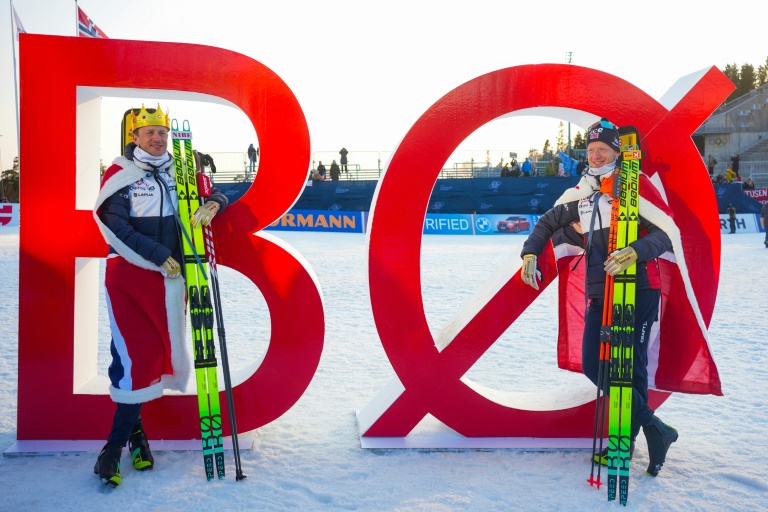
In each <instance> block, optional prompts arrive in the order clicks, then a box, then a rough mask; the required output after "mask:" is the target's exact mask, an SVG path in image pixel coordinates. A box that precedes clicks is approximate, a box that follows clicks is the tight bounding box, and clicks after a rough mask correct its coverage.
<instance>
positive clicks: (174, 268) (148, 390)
mask: <svg viewBox="0 0 768 512" xmlns="http://www.w3.org/2000/svg"><path fill="white" fill-rule="evenodd" d="M169 128H170V123H169V120H168V117H167V116H166V115H165V114H164V113H163V111H162V110H161V109H160V105H158V107H157V109H145V108H144V105H142V108H141V110H140V111H139V114H138V115H136V114H134V115H133V118H132V132H133V142H132V143H130V144H128V145H127V146H126V150H125V155H124V156H121V157H118V158H117V159H115V160H114V162H113V164H112V165H111V166H110V167H109V169H107V171H106V172H105V173H104V177H103V178H102V183H101V190H100V192H99V197H98V199H97V201H96V206H95V208H94V219H95V220H96V224H97V225H98V226H99V229H100V231H101V233H102V235H103V236H104V239H105V240H106V242H107V244H108V245H109V254H108V256H107V262H106V270H105V278H104V284H105V288H106V299H107V311H108V314H109V323H110V330H111V332H112V341H111V344H110V352H111V355H112V362H111V364H110V366H109V371H108V373H109V378H110V383H111V386H110V395H111V397H112V400H113V401H114V402H116V404H117V406H116V410H115V415H114V418H113V421H112V429H111V431H110V433H109V437H108V438H107V443H106V444H105V445H104V448H103V449H102V450H101V452H100V453H99V456H98V459H97V461H96V464H95V466H94V473H96V474H97V475H99V477H100V478H101V479H102V481H103V482H104V483H106V484H108V485H111V486H113V487H114V486H116V485H118V484H120V457H121V454H122V449H123V447H124V446H125V444H126V443H128V447H129V450H130V454H131V461H132V464H133V467H134V468H135V469H137V470H139V471H144V470H149V469H152V468H153V467H154V458H153V457H152V452H151V450H150V448H149V442H148V441H147V436H146V433H145V432H144V426H143V424H142V420H141V416H140V413H141V408H142V404H143V403H144V402H147V401H149V400H154V399H155V398H159V397H161V396H162V395H163V391H164V390H165V389H173V390H179V391H181V390H184V389H185V387H186V382H187V379H188V377H189V373H190V369H189V362H188V361H189V359H188V357H187V354H186V350H187V343H186V342H185V332H186V322H185V321H184V307H185V298H184V294H185V285H184V279H179V277H181V276H182V267H181V265H180V263H179V262H181V261H184V260H183V258H182V251H181V243H180V240H181V238H180V237H181V232H180V227H179V225H180V220H179V219H178V198H177V195H176V177H175V172H174V162H173V157H172V156H171V154H170V153H168V136H169ZM227 203H228V201H227V198H226V196H224V195H223V194H222V193H221V192H219V191H218V190H216V189H214V190H213V194H212V195H211V196H210V197H209V198H208V200H207V201H206V202H205V204H203V205H202V206H200V207H199V208H198V209H197V210H196V211H195V213H194V214H193V215H192V218H191V219H190V221H191V223H192V225H194V226H197V225H200V224H202V225H208V224H209V223H210V222H211V220H212V219H213V217H214V216H215V215H216V214H217V213H218V212H219V211H221V210H223V209H224V208H225V207H226V206H227Z"/></svg>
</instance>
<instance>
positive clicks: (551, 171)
mask: <svg viewBox="0 0 768 512" xmlns="http://www.w3.org/2000/svg"><path fill="white" fill-rule="evenodd" d="M555 175H557V171H556V170H555V164H554V163H553V162H552V160H550V161H549V162H547V166H546V167H544V176H555Z"/></svg>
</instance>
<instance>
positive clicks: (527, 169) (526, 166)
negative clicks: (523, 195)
mask: <svg viewBox="0 0 768 512" xmlns="http://www.w3.org/2000/svg"><path fill="white" fill-rule="evenodd" d="M522 171H523V176H524V177H528V176H530V175H531V171H532V166H531V162H530V160H528V159H527V158H526V159H525V162H523V169H522Z"/></svg>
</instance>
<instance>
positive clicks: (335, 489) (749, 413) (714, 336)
mask: <svg viewBox="0 0 768 512" xmlns="http://www.w3.org/2000/svg"><path fill="white" fill-rule="evenodd" d="M271 233H272V234H273V235H275V236H277V237H279V238H282V239H283V240H284V241H285V242H286V243H287V244H290V246H292V247H293V248H294V249H295V250H296V251H298V252H299V253H301V255H303V257H304V258H306V262H307V264H308V265H309V266H310V267H311V268H312V270H313V271H314V272H315V273H316V275H317V282H318V284H319V287H320V289H321V291H322V294H323V304H324V313H325V339H324V346H323V353H322V356H321V358H320V364H319V366H318V369H317V371H316V373H315V375H314V377H313V379H312V382H311V383H310V384H309V387H308V388H307V390H306V391H305V392H304V394H303V395H302V397H301V398H300V399H299V400H298V402H297V403H296V404H295V405H294V406H293V407H292V408H291V409H290V410H289V411H287V412H286V413H285V414H284V415H282V416H281V417H279V418H277V419H276V420H275V421H273V422H271V423H269V424H267V425H264V426H263V427H261V428H259V429H257V430H255V431H250V432H241V434H240V446H241V460H242V467H243V472H244V474H245V475H246V476H247V478H246V479H245V480H243V481H240V482H236V481H235V479H234V478H232V473H233V468H234V462H233V454H232V452H231V451H227V452H226V453H225V461H226V464H227V471H228V474H229V476H228V477H226V478H225V479H223V480H215V481H211V482H207V481H206V479H205V474H204V470H203V464H202V457H201V454H200V452H199V451H160V450H157V449H156V450H155V469H154V470H153V471H150V472H145V473H139V472H137V471H134V470H133V468H131V467H130V462H129V460H130V459H129V456H128V455H127V453H126V451H125V450H124V451H123V458H122V467H123V470H122V484H121V485H120V487H119V488H117V489H116V490H114V491H113V492H111V493H109V495H107V493H105V492H104V491H105V488H104V486H103V485H102V484H101V483H100V482H99V479H98V478H97V477H96V476H95V475H94V474H93V463H94V461H95V459H96V456H97V450H98V447H100V446H101V444H102V443H103V441H101V442H99V441H96V442H95V443H94V444H96V445H97V447H96V448H94V449H93V450H91V451H87V452H84V453H81V454H78V455H73V454H69V455H64V454H56V455H48V456H37V457H8V456H0V486H1V487H2V489H3V494H2V505H3V508H4V510H13V511H42V512H48V511H54V510H55V511H57V512H70V511H71V512H75V511H76V512H80V511H83V510H115V511H120V512H132V511H137V512H148V511H155V510H158V511H160V510H162V511H163V512H167V511H180V512H181V511H183V512H194V511H198V510H208V511H210V510H221V511H248V512H253V511H284V510H300V511H303V512H312V511H335V510H359V511H366V512H368V511H373V512H378V511H381V512H393V511H399V512H453V511H471V512H475V511H477V512H493V511H503V512H509V511H516V510H520V511H532V510H536V511H555V510H559V511H564V510H567V511H575V512H579V511H585V512H594V511H609V510H612V511H615V510H627V511H643V512H648V511H663V512H699V511H702V512H721V511H726V510H727V511H733V512H740V511H750V512H752V511H756V510H765V507H766V503H768V480H767V479H766V475H765V469H766V465H765V461H766V456H767V455H768V442H766V439H765V425H766V423H768V407H767V406H766V403H768V386H767V385H766V384H767V382H766V375H765V368H767V367H768V344H767V343H766V340H765V317H764V314H760V313H758V310H759V308H761V307H762V306H761V305H762V304H763V303H764V297H765V275H764V273H763V274H760V273H758V274H757V275H756V274H755V273H754V272H744V269H745V268H753V267H755V262H756V261H760V260H765V258H766V257H768V249H765V247H764V246H763V240H764V234H763V233H752V234H735V235H729V234H724V235H722V241H723V252H722V264H721V272H720V276H721V278H720V283H719V289H718V292H719V293H718V298H717V303H716V305H715V310H714V313H713V316H712V321H711V324H710V326H709V336H710V343H711V350H712V352H713V354H714V357H715V361H716V362H717V364H718V370H719V373H720V377H721V380H722V384H723V393H724V396H722V397H716V396H709V395H687V394H680V393H675V394H673V395H672V396H671V397H670V398H669V399H668V400H667V401H666V402H664V404H662V406H661V407H659V408H658V410H657V415H658V416H659V417H660V418H662V420H663V421H665V422H667V423H669V424H671V425H673V426H674V427H675V428H676V429H677V430H678V432H679V434H680V438H679V440H678V441H677V442H676V443H674V444H673V445H672V447H671V449H670V451H669V454H668V456H667V461H666V463H665V464H664V467H663V468H662V470H661V473H660V474H659V476H658V477H657V478H652V477H648V476H646V475H645V474H644V471H645V468H646V466H647V465H648V451H647V447H646V443H645V440H644V436H643V435H642V434H641V435H640V436H639V437H638V440H637V448H636V451H635V457H634V460H633V461H632V463H631V466H630V484H629V500H628V504H627V507H626V508H623V507H621V506H620V505H619V504H618V503H616V502H608V501H607V500H606V494H605V487H603V488H602V489H601V490H600V491H597V490H596V489H595V488H594V487H590V486H589V485H588V484H587V481H586V480H587V478H588V477H589V473H590V463H589V460H588V454H587V453H586V452H584V451H578V450H576V451H573V450H533V451H528V450H516V449H481V450H477V449H451V450H437V449H364V448H361V444H360V437H359V434H358V422H357V419H356V416H355V415H356V412H357V411H359V410H361V409H363V408H365V407H366V406H367V405H369V404H370V403H371V402H372V401H373V400H374V397H375V396H376V394H377V393H378V392H379V391H381V390H382V389H383V388H384V387H386V386H387V384H388V383H389V382H390V381H391V380H392V379H393V378H394V377H395V374H394V371H393V369H392V366H391V364H390V363H389V361H388V359H387V356H386V354H385V352H384V349H383V348H382V345H381V342H380V341H379V337H378V334H377V331H376V328H375V324H374V321H373V317H372V312H371V306H370V299H369V295H368V286H367V279H366V267H367V264H366V263H367V254H366V238H365V235H364V234H353V233H311V232H285V231H283V232H277V231H272V232H271ZM524 240H525V236H524V235H500V236H446V235H428V236H425V237H424V238H423V245H422V251H421V269H422V292H423V293H422V294H423V298H424V311H425V315H426V318H427V320H428V323H429V327H430V331H431V332H432V333H433V335H436V334H437V333H438V332H439V330H440V329H441V328H442V327H443V326H444V325H446V323H447V322H448V321H450V320H451V318H452V316H453V315H454V314H456V313H457V312H459V311H460V310H461V308H463V306H464V305H465V304H466V303H467V302H468V301H469V300H471V297H472V296H473V294H474V292H475V291H476V290H477V289H478V288H479V287H481V286H483V283H485V282H486V280H488V279H492V278H493V276H494V275H495V273H496V271H497V269H498V268H499V267H500V266H503V265H504V263H505V262H506V261H507V260H509V259H510V258H512V259H514V262H513V263H514V264H515V265H517V268H519V266H520V258H519V256H518V254H519V253H520V249H521V247H522V243H523V241H524ZM18 244H19V228H18V227H0V283H2V285H3V289H4V291H5V294H4V300H3V301H0V326H2V331H1V332H2V334H3V339H4V343H0V381H2V382H3V385H2V386H0V402H1V403H3V405H4V413H3V414H2V415H1V416H0V451H6V450H8V448H9V447H10V446H11V445H12V444H13V443H14V441H15V440H16V406H17V378H16V375H17V343H16V339H17V335H18V330H17V326H18V323H17V320H18V308H19V301H18V286H19V280H18V261H19V260H18ZM762 267H764V265H762ZM219 277H220V283H221V290H222V294H223V298H222V311H223V316H224V318H225V322H226V332H227V347H228V353H229V360H230V365H231V367H232V371H233V381H234V382H237V381H238V377H237V374H238V373H242V371H243V370H244V369H245V368H247V367H248V366H249V365H250V364H251V363H252V361H258V360H259V359H260V358H261V357H263V355H264V351H265V349H266V348H265V340H267V339H268V338H269V320H268V314H267V313H266V306H265V302H264V299H263V297H262V296H261V294H259V293H258V291H257V290H256V289H255V287H254V286H253V285H252V284H251V283H250V282H249V281H247V279H245V278H244V277H243V276H242V275H240V274H239V273H237V272H235V271H232V270H231V269H227V268H225V267H220V276H219ZM555 289H556V287H555V286H550V287H549V288H548V289H547V290H545V291H544V292H543V293H542V295H541V296H540V297H539V298H538V299H537V300H536V301H535V302H534V303H533V304H532V305H531V306H530V307H529V308H528V309H527V310H526V311H525V313H523V315H521V317H520V318H519V319H518V320H517V321H516V322H515V323H514V324H513V325H512V326H511V327H510V328H509V329H507V330H506V331H505V332H504V333H503V334H502V336H501V337H500V338H499V339H498V340H497V341H496V342H495V343H494V345H493V346H492V347H491V348H490V349H489V350H488V351H487V352H486V353H485V354H484V355H483V356H482V357H481V358H480V359H479V360H478V361H477V362H476V363H475V365H474V366H473V367H472V368H471V369H470V371H469V372H468V374H467V377H468V378H470V379H472V380H473V381H474V382H476V383H478V384H481V385H484V386H486V387H487V388H489V389H491V390H497V391H501V392H504V391H506V392H520V391H524V392H526V393H525V394H526V395H528V396H533V397H538V396H545V395H546V394H547V393H558V392H562V390H563V389H568V390H570V389H572V388H573V387H580V388H581V387H583V386H588V390H593V389H594V388H589V386H591V384H590V383H589V381H588V380H587V379H586V377H584V376H583V375H581V374H578V373H572V372H567V371H562V370H558V369H557V366H556V337H557V332H556V327H557V321H556V318H557V312H556V307H557V298H556V293H555ZM108 333H109V330H108V325H107V322H106V320H105V311H104V301H103V299H102V300H101V301H100V322H99V339H100V345H99V348H100V352H99V353H100V355H99V359H98V364H99V373H100V374H101V375H104V374H105V372H106V365H107V362H108V343H109V334H108ZM534 333H535V334H534ZM190 364H191V363H190ZM192 382H194V379H192ZM219 382H222V379H221V378H219ZM104 392H106V385H105V389H104ZM592 393H594V391H592ZM592 396H594V395H592ZM42 406H44V403H43V404H42ZM189 419H190V420H191V421H197V419H196V418H189ZM62 421H69V419H68V418H62ZM180 421H184V420H183V419H180ZM434 421H435V420H432V421H427V422H425V423H423V424H422V425H420V426H419V427H417V428H416V431H415V432H414V433H412V434H411V435H413V436H416V439H419V438H421V439H423V438H425V437H428V436H430V435H433V436H434V435H435V434H438V435H447V436H449V437H450V436H452V437H451V438H452V439H455V437H456V434H455V433H453V434H452V435H451V431H450V430H449V429H447V428H446V427H442V428H440V426H439V425H435V424H434ZM144 426H145V430H146V431H147V434H148V436H149V439H150V445H151V444H152V443H155V446H156V444H157V442H156V438H155V437H153V434H152V425H151V424H148V422H145V423H144ZM50 427H51V428H52V429H55V428H56V425H51V426H50ZM108 428H109V427H108V425H106V424H105V425H104V430H105V436H106V431H107V430H108ZM604 476H605V473H603V477H604Z"/></svg>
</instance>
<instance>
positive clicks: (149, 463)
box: [128, 418, 155, 471]
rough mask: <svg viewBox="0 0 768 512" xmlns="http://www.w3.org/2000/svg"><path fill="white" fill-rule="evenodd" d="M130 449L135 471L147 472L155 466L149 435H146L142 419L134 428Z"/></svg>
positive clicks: (129, 439)
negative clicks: (148, 439)
mask: <svg viewBox="0 0 768 512" xmlns="http://www.w3.org/2000/svg"><path fill="white" fill-rule="evenodd" d="M128 449H129V450H130V452H131V460H132V461H133V467H134V469H138V470H139V471H147V470H149V469H152V468H153V467H154V466H155V459H154V457H152V452H151V451H150V449H149V442H148V441H147V435H146V434H145V433H144V426H143V425H142V424H141V418H139V421H138V422H136V425H134V427H133V433H132V434H131V437H129V438H128Z"/></svg>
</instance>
